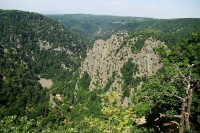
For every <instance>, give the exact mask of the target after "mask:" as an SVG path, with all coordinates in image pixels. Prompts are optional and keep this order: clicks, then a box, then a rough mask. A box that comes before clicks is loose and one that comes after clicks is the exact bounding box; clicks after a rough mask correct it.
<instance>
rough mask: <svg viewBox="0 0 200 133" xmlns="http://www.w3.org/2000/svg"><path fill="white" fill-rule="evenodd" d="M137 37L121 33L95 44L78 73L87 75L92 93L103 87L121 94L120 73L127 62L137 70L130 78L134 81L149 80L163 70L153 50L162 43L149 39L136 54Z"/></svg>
mask: <svg viewBox="0 0 200 133" xmlns="http://www.w3.org/2000/svg"><path fill="white" fill-rule="evenodd" d="M140 37H141V36H138V37H137V36H136V37H131V36H130V35H129V34H128V33H126V32H123V33H120V34H114V35H112V36H111V38H110V39H108V40H107V41H104V40H97V41H95V43H94V46H93V48H92V49H90V50H89V51H88V52H87V57H86V59H85V61H84V62H83V63H82V67H81V73H82V74H83V73H84V72H87V73H88V74H89V76H90V78H91V82H90V85H89V89H90V90H91V91H92V90H94V89H103V88H105V87H108V88H109V89H110V90H112V89H116V90H118V91H123V90H122V86H123V84H124V81H123V78H122V72H121V69H122V68H123V66H124V64H125V63H127V62H128V61H129V60H131V62H133V63H134V64H136V65H137V66H138V69H137V71H136V73H134V74H133V75H132V76H133V78H137V77H140V78H142V77H148V76H151V75H152V74H153V73H155V72H157V71H158V70H159V69H160V68H161V67H162V64H160V63H159V56H158V55H157V54H156V53H155V52H154V48H155V47H158V46H159V45H164V43H163V42H160V41H158V40H156V39H153V38H152V37H150V38H148V39H146V40H145V41H144V46H143V47H142V48H141V49H140V51H137V52H136V50H135V51H134V50H133V48H134V47H135V44H136V43H137V41H138V40H139V38H140ZM108 84H109V85H108Z"/></svg>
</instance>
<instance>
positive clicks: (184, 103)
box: [179, 99, 186, 133]
mask: <svg viewBox="0 0 200 133" xmlns="http://www.w3.org/2000/svg"><path fill="white" fill-rule="evenodd" d="M185 107H186V99H183V103H182V106H181V119H180V126H179V133H183V131H184V125H185V124H184V122H185Z"/></svg>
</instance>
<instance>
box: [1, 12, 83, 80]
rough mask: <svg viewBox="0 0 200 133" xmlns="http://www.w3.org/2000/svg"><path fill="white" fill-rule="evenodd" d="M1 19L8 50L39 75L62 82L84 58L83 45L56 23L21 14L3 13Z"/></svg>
mask: <svg viewBox="0 0 200 133" xmlns="http://www.w3.org/2000/svg"><path fill="white" fill-rule="evenodd" d="M0 18H1V19H0V31H1V32H0V37H1V40H0V42H1V43H2V45H3V47H4V50H5V51H7V52H8V53H10V54H11V55H13V56H17V57H15V58H17V59H16V61H17V60H18V61H19V62H20V61H21V62H24V63H25V64H26V65H27V66H28V68H29V69H32V70H33V71H34V72H35V73H37V74H43V75H47V77H48V76H50V77H54V76H55V74H59V73H63V75H60V77H61V78H62V77H63V76H64V75H65V74H66V73H67V72H70V71H71V70H73V69H74V67H75V66H77V64H78V63H77V62H79V61H78V60H79V56H80V55H81V54H82V55H84V49H85V48H84V45H83V43H82V41H81V40H80V39H78V37H77V36H75V35H74V34H73V33H72V32H70V31H69V30H66V29H65V28H64V27H62V26H61V25H60V24H59V23H57V22H56V21H53V20H51V19H49V18H46V17H44V16H42V15H39V14H36V13H28V12H21V11H1V12H0ZM56 76H57V77H58V75H56Z"/></svg>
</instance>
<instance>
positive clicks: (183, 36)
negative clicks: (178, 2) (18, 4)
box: [0, 10, 200, 133]
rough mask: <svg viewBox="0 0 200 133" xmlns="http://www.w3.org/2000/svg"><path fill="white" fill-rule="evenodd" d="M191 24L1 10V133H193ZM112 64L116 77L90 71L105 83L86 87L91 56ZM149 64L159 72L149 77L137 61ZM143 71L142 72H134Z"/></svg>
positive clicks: (197, 38)
mask: <svg viewBox="0 0 200 133" xmlns="http://www.w3.org/2000/svg"><path fill="white" fill-rule="evenodd" d="M199 25H200V19H192V18H191V19H190V18H187V19H152V18H138V17H116V16H97V15H46V16H43V15H40V14H37V13H30V12H24V11H17V10H0V132H5V133H8V132H69V133H75V132H95V133H96V132H97V133H98V132H99V133H101V132H108V133H115V132H116V133H118V132H136V133H143V132H167V133H171V132H179V133H183V132H199V131H200V129H199V127H200V115H199V114H200V109H199V107H200V80H199V79H200V53H199V51H200V29H199ZM111 35H112V36H111ZM110 37H111V38H110ZM99 38H100V39H102V40H97V41H96V39H99ZM109 38H110V39H109ZM106 39H108V40H106ZM155 43H156V46H157V44H158V47H156V48H155V47H150V45H154V44H155ZM106 44H110V45H112V46H106ZM161 44H162V45H161ZM101 45H103V47H101ZM93 47H94V48H93ZM95 48H96V49H95ZM152 49H153V50H152ZM101 50H102V51H103V52H105V53H104V54H107V55H108V57H104V58H103V56H104V55H103V54H102V53H99V51H101ZM109 50H110V51H112V50H114V51H112V52H113V55H112V53H108V52H109ZM123 51H125V52H124V53H123ZM106 52H107V53H106ZM148 52H149V53H148ZM143 53H144V54H143ZM90 54H91V55H94V56H92V57H91V58H90V57H88V56H89V55H90ZM147 55H149V57H150V55H151V56H156V57H155V58H153V57H151V58H150V59H148V56H147ZM128 56H131V57H135V58H137V61H135V59H134V58H128ZM114 58H116V60H117V61H118V60H119V62H120V63H119V64H116V66H112V67H111V68H112V69H115V70H118V71H111V72H112V73H111V72H110V71H108V70H107V71H106V72H103V74H102V73H101V72H100V71H98V69H97V71H95V73H94V75H95V76H94V77H95V78H97V79H98V77H99V76H100V75H101V74H102V75H103V79H102V80H105V79H106V76H107V77H109V76H110V77H109V78H108V81H99V80H100V79H98V80H97V81H96V84H91V83H92V82H94V77H92V76H91V75H92V74H93V73H92V72H93V71H92V70H94V69H95V67H96V68H100V67H101V66H95V63H97V62H96V60H95V59H97V60H101V61H102V62H103V63H105V64H106V62H109V61H110V62H111V63H116V62H112V61H113V60H114ZM86 59H91V60H89V61H88V62H87V63H86V66H87V68H85V69H83V66H84V60H86ZM93 59H94V60H93ZM154 59H159V61H158V60H157V62H159V67H160V66H162V67H161V68H159V70H158V71H156V72H155V73H151V74H149V75H148V73H150V70H149V64H148V62H147V61H146V60H149V61H151V62H153V63H152V64H153V66H155V67H157V66H156V63H155V61H154ZM110 62H109V63H110ZM138 62H139V64H138ZM140 62H141V63H140ZM146 62H147V63H146ZM89 63H91V65H90V64H89ZM103 63H102V64H103ZM109 63H107V64H106V65H107V66H109V65H112V64H109ZM145 63H146V64H145ZM142 65H143V66H145V67H147V68H148V69H147V70H146V69H144V72H143V73H140V71H142V70H143V68H142V67H141V66H142ZM107 66H103V68H107ZM119 66H120V67H119ZM118 67H119V68H118ZM82 70H91V71H82ZM109 70H110V69H109ZM152 71H153V70H152ZM141 75H142V76H141ZM41 79H46V80H52V81H53V86H51V87H50V88H45V87H43V86H42V85H41V84H40V82H38V81H40V80H41ZM115 81H116V84H117V85H118V86H117V87H119V88H120V87H121V88H122V89H121V90H120V89H119V88H117V87H116V86H115V87H113V83H114V82H115ZM104 82H105V83H104ZM100 83H102V84H105V86H104V87H103V88H100ZM90 86H95V87H96V89H94V90H90V89H89V88H90ZM111 87H113V88H115V89H111ZM124 101H126V102H127V104H124V103H125V102H124ZM125 105H126V106H125ZM141 121H142V122H141Z"/></svg>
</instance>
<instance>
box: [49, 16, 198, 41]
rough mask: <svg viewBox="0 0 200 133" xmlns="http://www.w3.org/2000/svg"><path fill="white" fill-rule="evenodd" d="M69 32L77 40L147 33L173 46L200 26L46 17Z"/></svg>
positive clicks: (180, 22) (144, 20)
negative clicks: (77, 37)
mask: <svg viewBox="0 0 200 133" xmlns="http://www.w3.org/2000/svg"><path fill="white" fill-rule="evenodd" d="M47 16H48V17H50V18H52V19H54V20H57V21H58V22H59V23H61V24H63V25H64V26H65V27H67V28H69V29H70V30H72V31H73V32H74V33H76V34H77V35H79V36H80V37H81V38H84V39H87V40H89V41H91V39H94V40H96V39H99V38H100V39H104V40H106V39H108V38H110V36H111V35H112V34H113V33H116V32H118V31H122V30H127V31H128V32H142V31H143V32H149V33H152V32H153V33H154V34H155V33H156V34H160V38H158V39H160V40H163V41H167V42H168V43H170V44H176V43H178V42H180V41H181V40H182V38H187V37H188V36H189V35H190V34H191V33H192V32H193V31H194V29H195V28H194V26H195V25H200V19H199V18H181V19H153V18H142V17H120V16H106V15H89V14H66V15H47Z"/></svg>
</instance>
